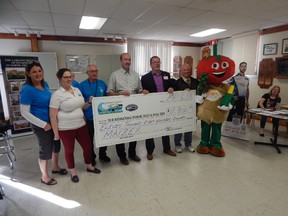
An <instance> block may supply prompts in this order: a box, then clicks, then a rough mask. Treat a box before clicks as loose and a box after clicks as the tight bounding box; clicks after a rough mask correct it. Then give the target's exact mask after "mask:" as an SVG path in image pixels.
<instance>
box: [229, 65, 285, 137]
mask: <svg viewBox="0 0 288 216" xmlns="http://www.w3.org/2000/svg"><path fill="white" fill-rule="evenodd" d="M246 70H247V63H246V62H241V63H240V64H239V73H238V74H236V75H235V76H233V77H232V78H231V79H230V80H229V84H230V85H234V86H235V88H234V105H233V108H232V109H231V110H230V112H229V115H228V118H227V121H232V119H233V117H234V116H237V117H238V118H239V117H240V119H241V120H242V118H243V116H244V112H245V110H247V109H248V108H249V93H250V91H249V78H248V77H247V76H246V75H245V72H246ZM279 94H280V87H279V86H273V87H272V88H271V90H270V91H269V92H268V93H265V94H264V95H263V96H262V97H261V98H260V100H259V101H258V103H257V108H262V109H267V110H271V109H272V110H275V109H278V108H279V107H280V103H281V97H280V95H279ZM266 120H267V117H266V116H262V117H261V119H260V131H259V135H260V136H262V137H263V136H264V128H265V125H266ZM272 124H273V132H274V127H275V125H276V124H279V120H278V119H274V118H273V120H272Z"/></svg>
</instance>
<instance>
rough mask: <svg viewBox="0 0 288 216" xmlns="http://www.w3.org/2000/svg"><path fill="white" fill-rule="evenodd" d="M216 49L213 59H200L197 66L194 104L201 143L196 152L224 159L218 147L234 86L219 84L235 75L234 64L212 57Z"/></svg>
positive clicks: (218, 56) (217, 56)
mask: <svg viewBox="0 0 288 216" xmlns="http://www.w3.org/2000/svg"><path fill="white" fill-rule="evenodd" d="M215 53H217V46H215V45H214V47H213V56H209V57H207V58H204V59H202V60H201V61H200V62H199V63H198V66H197V76H198V78H199V79H200V82H199V85H198V88H197V96H196V102H197V103H198V104H199V105H198V111H197V117H198V119H200V120H201V142H200V144H199V145H198V146H197V152H198V153H201V154H211V155H214V156H217V157H224V156H225V151H224V149H223V147H222V144H221V126H222V123H223V122H224V121H225V120H226V119H227V115H228V111H229V110H230V109H231V108H232V103H233V90H234V86H230V87H229V85H227V84H224V83H222V82H223V81H225V80H227V79H228V78H230V77H232V76H233V75H234V73H235V63H234V61H233V60H231V59H230V58H228V57H225V56H221V55H217V54H216V55H215Z"/></svg>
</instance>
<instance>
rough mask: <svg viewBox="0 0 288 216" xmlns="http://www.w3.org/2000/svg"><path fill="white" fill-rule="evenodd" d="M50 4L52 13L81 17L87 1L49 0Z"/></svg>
mask: <svg viewBox="0 0 288 216" xmlns="http://www.w3.org/2000/svg"><path fill="white" fill-rule="evenodd" d="M49 2H50V7H51V12H52V13H55V14H66V15H81V12H82V10H83V8H84V3H85V0H61V1H59V0H49Z"/></svg>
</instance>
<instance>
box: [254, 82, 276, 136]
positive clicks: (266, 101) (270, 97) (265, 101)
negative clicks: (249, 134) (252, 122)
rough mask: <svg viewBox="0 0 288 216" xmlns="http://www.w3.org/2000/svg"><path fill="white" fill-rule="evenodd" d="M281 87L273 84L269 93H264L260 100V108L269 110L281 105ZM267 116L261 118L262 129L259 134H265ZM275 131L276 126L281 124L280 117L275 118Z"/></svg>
mask: <svg viewBox="0 0 288 216" xmlns="http://www.w3.org/2000/svg"><path fill="white" fill-rule="evenodd" d="M279 93H280V87H279V86H273V87H272V89H271V90H270V92H269V93H266V94H264V95H263V96H262V97H261V99H260V100H259V102H258V106H257V107H258V108H262V109H267V110H271V109H273V110H275V109H278V108H279V107H280V102H281V98H280V96H279ZM266 119H267V116H262V117H261V120H260V131H259V135H260V136H264V128H265V124H266ZM272 123H273V133H274V126H275V125H276V124H279V119H273V122H272Z"/></svg>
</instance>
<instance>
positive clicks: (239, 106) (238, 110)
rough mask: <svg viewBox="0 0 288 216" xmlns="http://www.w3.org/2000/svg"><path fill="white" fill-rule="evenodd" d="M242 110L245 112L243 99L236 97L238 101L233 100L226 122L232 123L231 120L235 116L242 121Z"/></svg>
mask: <svg viewBox="0 0 288 216" xmlns="http://www.w3.org/2000/svg"><path fill="white" fill-rule="evenodd" d="M244 110H245V97H238V99H237V100H235V103H234V105H233V108H232V109H231V110H230V112H229V115H228V118H227V121H232V118H233V116H235V115H238V116H240V117H241V121H242V117H243V115H244Z"/></svg>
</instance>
